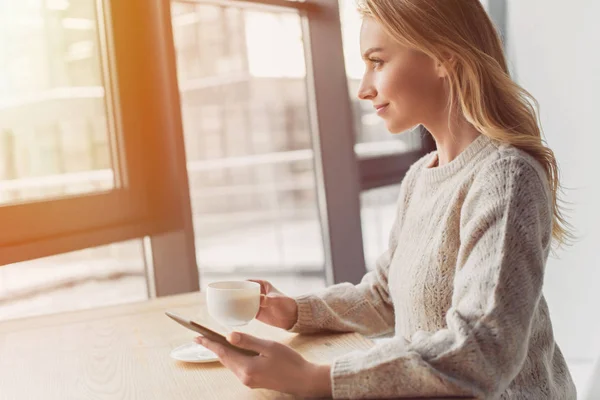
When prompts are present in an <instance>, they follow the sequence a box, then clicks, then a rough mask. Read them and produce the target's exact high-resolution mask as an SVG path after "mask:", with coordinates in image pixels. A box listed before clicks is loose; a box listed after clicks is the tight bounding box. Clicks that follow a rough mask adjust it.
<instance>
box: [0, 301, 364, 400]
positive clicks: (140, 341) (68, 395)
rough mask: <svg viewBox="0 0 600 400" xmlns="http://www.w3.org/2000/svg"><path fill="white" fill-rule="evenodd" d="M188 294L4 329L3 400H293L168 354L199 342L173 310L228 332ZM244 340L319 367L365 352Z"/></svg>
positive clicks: (333, 339)
mask: <svg viewBox="0 0 600 400" xmlns="http://www.w3.org/2000/svg"><path fill="white" fill-rule="evenodd" d="M204 304H205V302H204V296H203V295H201V294H200V293H190V294H185V295H179V296H171V297H164V298H160V299H155V300H151V301H147V302H142V303H133V304H126V305H120V306H113V307H106V308H101V309H94V310H88V311H78V312H72V313H64V314H58V315H51V316H43V317H36V318H27V319H22V320H15V321H8V322H3V323H0V399H2V400H29V399H31V400H33V399H35V400H38V399H45V400H59V399H60V400H67V399H68V400H83V399H95V400H104V399H111V400H112V399H122V400H130V399H132V400H133V399H143V400H152V399H156V400H170V399H197V400H212V399H215V400H217V399H218V400H228V399H235V400H238V399H265V400H267V399H290V398H292V397H291V396H288V395H284V394H281V393H278V392H273V391H268V390H251V389H248V388H246V387H245V386H243V385H242V384H241V383H240V382H239V381H238V380H237V378H236V377H235V376H234V375H233V374H232V373H231V372H230V371H229V370H227V369H226V368H224V367H223V366H222V365H221V364H220V363H218V362H216V363H210V364H188V363H183V362H180V361H176V360H173V359H172V358H171V357H170V356H169V353H170V352H171V350H172V349H174V348H175V347H177V346H179V345H181V344H185V343H188V342H190V341H191V340H192V339H193V338H194V337H195V336H196V335H195V333H194V332H191V331H189V330H187V329H185V328H183V327H181V326H179V325H178V324H176V323H175V322H173V321H171V320H170V319H169V318H168V317H166V316H165V315H164V311H166V310H171V311H175V312H177V313H180V314H182V315H184V316H189V317H190V318H192V319H194V320H196V321H198V322H201V323H203V324H205V325H207V326H208V327H210V328H213V329H215V330H219V331H221V332H222V331H223V329H222V328H221V327H220V326H219V325H218V324H217V323H216V322H214V321H213V320H212V319H211V318H210V317H209V316H208V313H207V312H206V307H205V306H204ZM241 330H242V331H244V332H247V333H250V334H253V335H256V336H259V337H262V338H267V339H271V340H277V341H280V342H282V343H286V344H288V345H290V346H291V347H293V348H294V349H296V350H297V351H299V352H300V353H301V354H302V355H303V356H304V357H305V358H307V359H308V360H310V361H313V362H318V363H328V362H331V361H332V360H333V359H334V358H335V357H337V356H339V355H342V354H345V353H348V352H351V351H354V350H366V349H369V348H370V347H372V346H373V342H372V341H370V340H369V339H366V338H364V337H363V336H361V335H359V334H326V335H310V336H305V335H296V334H292V333H289V332H286V331H283V330H281V329H277V328H273V327H271V326H268V325H265V324H262V323H261V322H259V321H253V322H252V323H251V324H249V325H248V326H247V327H245V328H242V329H241Z"/></svg>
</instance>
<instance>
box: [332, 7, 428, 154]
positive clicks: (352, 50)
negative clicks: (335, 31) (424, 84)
mask: <svg viewBox="0 0 600 400" xmlns="http://www.w3.org/2000/svg"><path fill="white" fill-rule="evenodd" d="M339 5H340V17H341V21H342V37H343V41H344V59H345V63H346V75H347V76H348V88H349V90H350V98H351V100H352V107H353V111H354V124H355V129H356V145H355V146H354V150H355V152H356V154H357V155H358V156H360V157H368V156H377V155H383V154H390V153H404V152H408V151H413V150H420V149H421V137H420V134H419V132H418V130H414V131H411V132H405V133H402V134H395V135H392V134H391V133H389V131H388V130H387V129H386V127H385V123H384V122H383V120H382V119H381V118H380V117H379V116H377V114H376V113H375V110H374V109H373V106H372V104H371V102H369V101H361V100H359V99H358V97H357V93H358V88H359V85H360V81H361V78H362V75H363V72H364V63H363V60H362V57H361V54H360V42H359V39H360V26H361V17H360V15H359V14H358V12H357V11H356V0H339Z"/></svg>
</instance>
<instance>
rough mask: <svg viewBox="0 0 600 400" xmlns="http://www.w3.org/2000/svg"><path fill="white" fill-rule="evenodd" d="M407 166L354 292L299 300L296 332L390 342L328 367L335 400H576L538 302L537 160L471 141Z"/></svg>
mask: <svg viewBox="0 0 600 400" xmlns="http://www.w3.org/2000/svg"><path fill="white" fill-rule="evenodd" d="M436 158H437V154H436V153H435V152H434V153H430V154H428V155H426V156H425V157H423V158H422V159H421V160H419V161H418V162H416V163H415V164H414V165H413V166H412V167H411V169H410V171H409V172H408V173H407V175H406V177H405V179H404V181H403V182H402V185H401V188H400V195H399V199H398V211H397V216H396V221H395V223H394V226H393V228H392V231H391V234H390V240H389V249H388V250H387V251H386V252H385V253H384V254H383V255H381V257H380V258H379V260H378V262H377V267H376V269H375V270H374V271H372V272H369V273H368V274H367V275H365V277H364V278H363V280H362V282H361V283H360V284H358V285H356V286H354V285H351V284H348V283H343V284H338V285H335V286H332V287H330V288H328V289H326V290H324V291H322V292H320V293H316V294H312V295H306V296H301V297H298V298H297V299H296V301H297V303H298V311H299V317H298V322H297V324H296V325H295V326H294V327H293V328H292V330H293V331H296V332H305V333H306V332H315V331H323V330H330V331H354V332H360V333H362V334H365V335H368V336H378V335H383V334H389V333H394V337H393V339H390V340H389V341H386V342H385V343H380V344H378V345H376V346H375V347H374V348H373V349H371V350H370V351H368V352H365V353H360V352H358V353H357V352H355V353H351V354H348V355H345V356H343V357H340V358H339V359H337V360H336V361H335V362H334V364H333V367H332V374H331V378H332V385H333V395H334V398H366V397H369V398H374V397H377V398H381V397H422V396H432V397H436V396H438V397H441V396H471V397H476V398H482V399H483V398H485V399H499V398H501V399H524V400H525V399H527V400H532V399H552V400H562V399H569V400H571V399H575V398H576V393H575V386H574V385H573V381H572V379H571V375H570V373H569V370H568V368H567V365H566V363H565V360H564V358H563V355H562V354H561V352H560V349H559V348H558V346H557V344H556V343H555V341H554V336H553V333H552V325H551V323H550V318H549V313H548V307H547V304H546V301H545V299H544V297H543V296H542V283H543V277H544V267H545V264H546V260H547V258H548V253H549V250H550V242H551V231H552V209H551V199H550V197H551V196H550V191H549V187H548V184H547V180H546V178H545V173H544V171H543V170H542V168H541V166H540V165H539V163H538V162H537V161H535V160H534V159H533V158H532V157H530V156H529V155H528V154H526V153H525V152H523V151H521V150H518V149H516V148H515V147H512V146H506V145H500V144H499V143H497V142H494V141H492V140H490V139H489V138H487V137H486V136H484V135H480V136H479V137H478V138H477V139H475V141H473V142H472V143H471V144H470V145H469V146H468V147H467V148H466V149H465V150H464V151H463V152H462V153H460V154H459V156H458V157H457V158H456V159H454V160H452V161H451V162H450V163H448V164H446V165H443V166H440V167H431V166H432V165H433V164H434V161H435V160H436Z"/></svg>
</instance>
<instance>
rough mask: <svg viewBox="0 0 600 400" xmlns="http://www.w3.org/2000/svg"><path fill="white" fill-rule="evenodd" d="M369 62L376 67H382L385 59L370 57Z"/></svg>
mask: <svg viewBox="0 0 600 400" xmlns="http://www.w3.org/2000/svg"><path fill="white" fill-rule="evenodd" d="M369 63H370V64H371V65H372V66H373V68H375V69H378V68H381V67H382V66H383V60H382V59H380V58H369Z"/></svg>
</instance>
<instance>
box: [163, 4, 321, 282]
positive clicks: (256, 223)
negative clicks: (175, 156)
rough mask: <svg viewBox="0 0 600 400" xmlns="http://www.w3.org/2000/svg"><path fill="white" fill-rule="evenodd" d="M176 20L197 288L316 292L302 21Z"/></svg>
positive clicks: (241, 13)
mask: <svg viewBox="0 0 600 400" xmlns="http://www.w3.org/2000/svg"><path fill="white" fill-rule="evenodd" d="M172 14H173V30H174V37H175V45H176V49H177V64H178V77H179V89H180V91H181V99H182V110H183V124H184V135H185V143H186V154H187V157H188V176H189V181H190V195H191V204H192V211H193V221H194V230H195V234H196V239H195V242H196V251H197V259H198V266H199V269H200V273H201V284H202V286H205V285H206V284H207V283H208V282H209V281H211V280H215V279H232V278H249V277H254V278H264V279H269V280H271V281H273V282H274V283H276V284H277V285H278V286H279V287H280V288H281V289H282V290H287V291H288V293H299V292H306V291H308V290H311V289H313V288H315V287H321V286H324V285H325V271H324V268H325V262H324V254H323V237H322V229H321V226H320V221H319V210H318V203H317V193H316V185H317V182H316V177H315V172H314V154H313V149H312V143H311V131H310V123H309V99H308V95H307V81H306V62H305V59H304V57H305V56H304V43H303V34H302V27H301V17H300V15H299V14H298V12H297V11H295V10H293V9H290V10H285V9H284V10H265V9H264V8H260V7H249V6H248V7H245V8H242V9H240V8H236V7H231V6H226V5H223V6H219V5H212V4H202V2H199V3H198V4H196V5H194V4H189V3H187V2H185V3H184V2H181V3H180V2H177V1H174V2H172ZM273 32H278V34H277V35H273ZM190 44H194V45H190ZM207 54H210V56H203V55H207ZM190 66H193V67H190Z"/></svg>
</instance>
